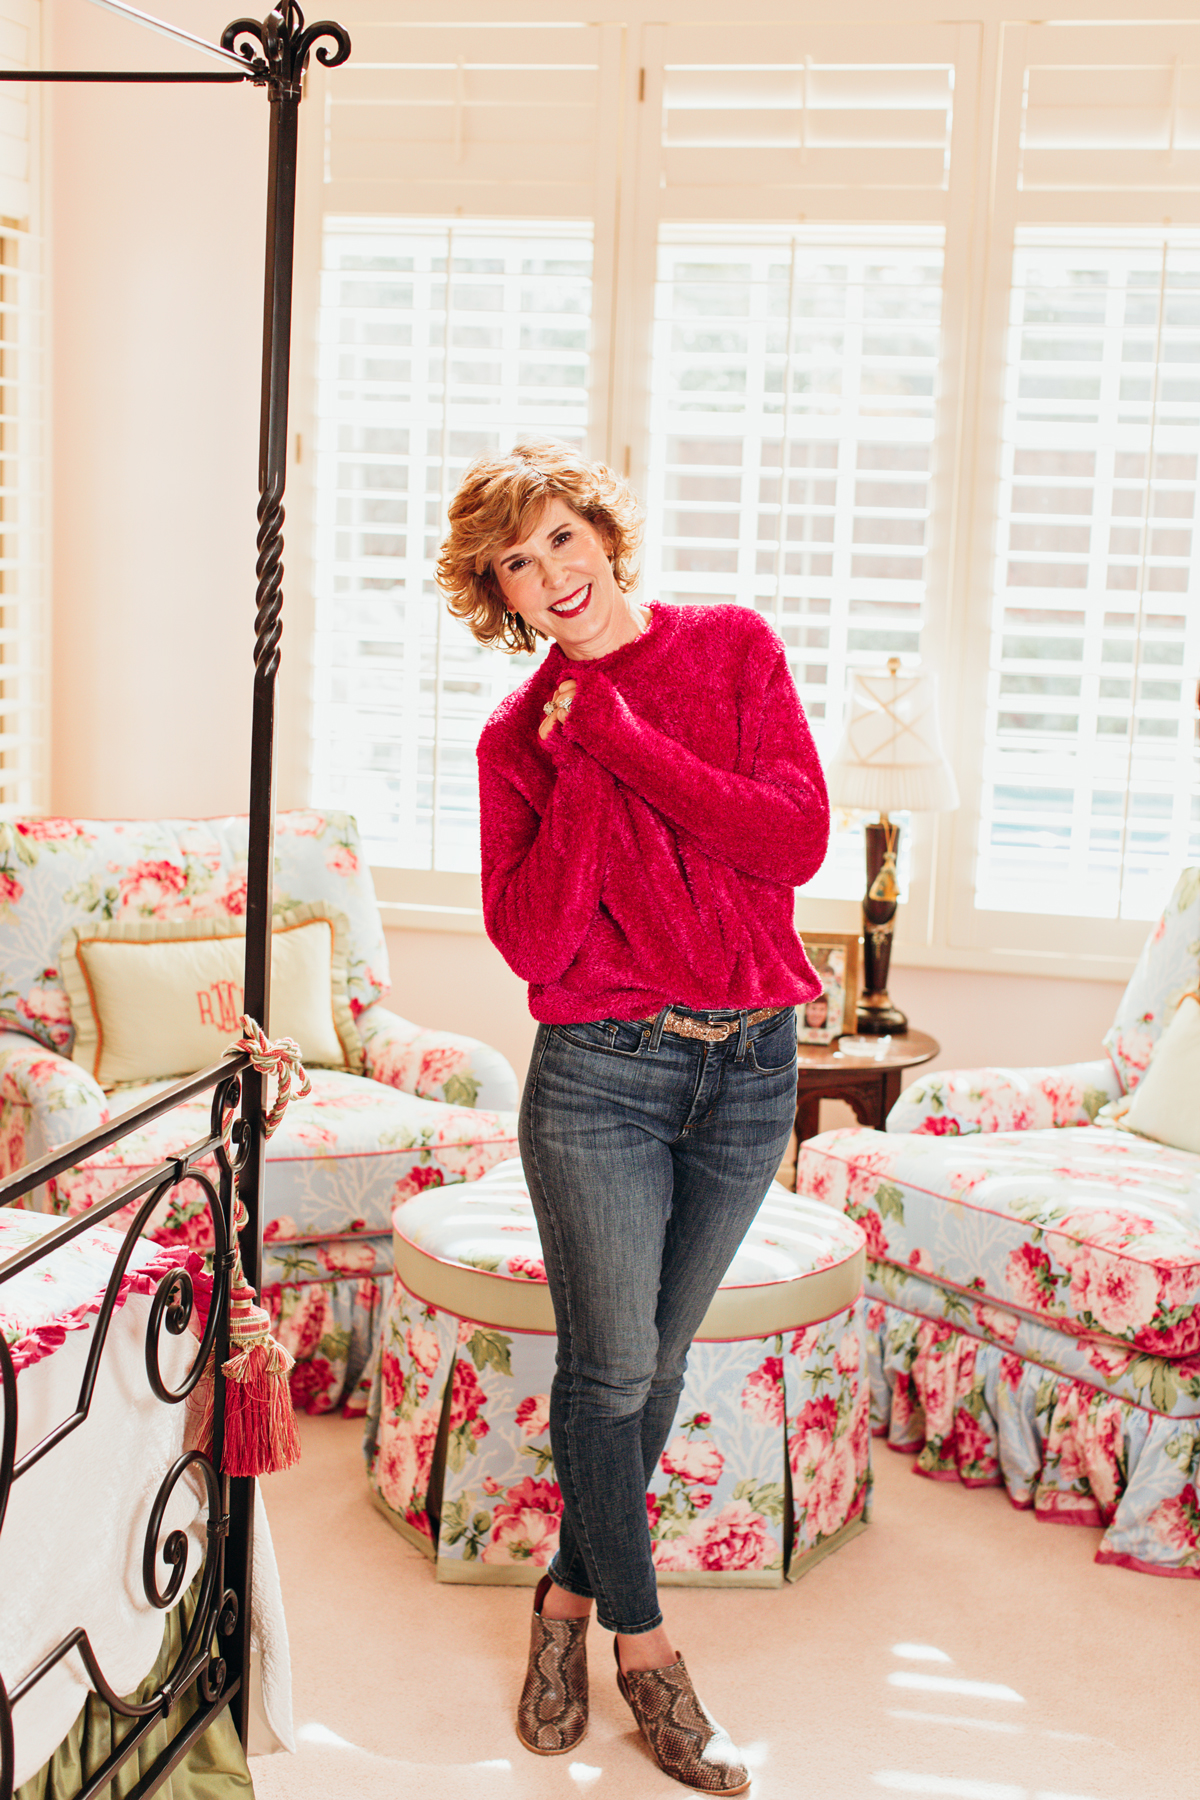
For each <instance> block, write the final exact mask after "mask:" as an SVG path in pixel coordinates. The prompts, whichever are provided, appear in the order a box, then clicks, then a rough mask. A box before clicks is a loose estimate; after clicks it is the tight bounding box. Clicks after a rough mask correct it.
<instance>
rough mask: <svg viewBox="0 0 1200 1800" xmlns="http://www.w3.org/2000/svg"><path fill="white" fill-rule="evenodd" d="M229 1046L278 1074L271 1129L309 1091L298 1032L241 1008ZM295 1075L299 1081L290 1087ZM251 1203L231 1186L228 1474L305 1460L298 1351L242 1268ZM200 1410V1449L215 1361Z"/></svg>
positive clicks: (202, 1387)
mask: <svg viewBox="0 0 1200 1800" xmlns="http://www.w3.org/2000/svg"><path fill="white" fill-rule="evenodd" d="M229 1049H230V1052H231V1053H233V1052H237V1051H245V1053H246V1055H247V1056H249V1058H250V1066H251V1068H252V1069H256V1070H257V1071H258V1073H259V1074H260V1075H272V1076H274V1078H275V1099H274V1103H273V1104H272V1106H271V1109H270V1111H269V1112H267V1113H266V1114H265V1116H264V1118H263V1135H264V1136H265V1137H268V1138H269V1137H271V1136H273V1135H274V1133H275V1131H276V1129H277V1128H278V1126H279V1124H280V1123H281V1121H282V1119H283V1115H284V1113H285V1112H286V1111H287V1109H288V1104H289V1102H290V1101H291V1100H292V1099H293V1098H294V1099H300V1100H302V1099H303V1098H304V1097H305V1095H306V1094H311V1092H312V1083H311V1082H310V1081H309V1079H308V1076H307V1074H306V1073H305V1070H304V1065H303V1063H302V1062H301V1061H300V1046H299V1044H298V1043H296V1041H295V1039H294V1038H288V1037H281V1038H274V1039H272V1038H269V1037H268V1036H267V1035H266V1033H265V1032H264V1031H263V1029H262V1027H261V1025H258V1024H256V1022H255V1021H254V1020H253V1019H252V1018H251V1017H250V1016H249V1014H248V1013H245V1014H243V1015H242V1036H241V1038H240V1039H239V1040H238V1042H237V1043H236V1044H231V1045H230V1047H229ZM293 1081H294V1082H295V1087H294V1088H293V1085H292V1084H293ZM232 1133H233V1114H232V1112H231V1113H230V1114H229V1115H228V1117H227V1118H226V1119H225V1120H224V1122H223V1124H222V1127H221V1138H222V1142H223V1143H224V1145H225V1153H226V1155H227V1156H228V1155H230V1153H231V1142H232ZM246 1222H247V1213H246V1208H245V1206H244V1205H243V1204H242V1201H241V1198H240V1196H239V1195H238V1194H237V1191H236V1189H235V1191H234V1200H233V1243H232V1251H233V1264H232V1268H231V1271H230V1293H229V1348H230V1352H231V1354H230V1357H229V1360H228V1362H226V1363H223V1364H222V1365H221V1372H222V1374H223V1375H224V1377H225V1384H226V1385H225V1445H224V1451H223V1454H222V1457H221V1467H222V1469H223V1471H224V1473H225V1474H226V1475H270V1474H273V1473H274V1472H275V1471H276V1470H279V1469H290V1468H292V1467H293V1466H294V1464H296V1463H297V1462H299V1460H300V1438H299V1435H298V1434H297V1431H296V1413H295V1409H294V1407H293V1405H292V1396H291V1390H290V1388H289V1386H288V1376H289V1375H290V1373H291V1371H292V1369H293V1368H294V1367H295V1361H296V1359H295V1357H294V1356H292V1354H291V1353H290V1351H288V1350H285V1349H284V1347H283V1345H282V1344H281V1343H279V1342H278V1340H277V1339H276V1338H275V1337H274V1336H273V1335H272V1332H271V1319H270V1315H269V1313H268V1312H267V1311H266V1308H265V1307H262V1306H260V1305H259V1304H258V1300H257V1296H256V1295H255V1292H254V1289H253V1288H252V1287H251V1286H250V1285H249V1283H248V1282H247V1280H246V1275H245V1271H244V1269H243V1268H242V1249H241V1232H242V1228H243V1226H244V1225H245V1224H246ZM196 1405H197V1411H198V1414H199V1417H198V1420H197V1425H196V1432H195V1437H196V1445H197V1448H198V1449H203V1450H209V1449H211V1446H212V1431H213V1376H212V1367H211V1364H210V1366H209V1368H208V1369H207V1370H206V1371H205V1373H204V1375H203V1376H202V1377H201V1379H200V1382H199V1384H198V1385H197V1388H196Z"/></svg>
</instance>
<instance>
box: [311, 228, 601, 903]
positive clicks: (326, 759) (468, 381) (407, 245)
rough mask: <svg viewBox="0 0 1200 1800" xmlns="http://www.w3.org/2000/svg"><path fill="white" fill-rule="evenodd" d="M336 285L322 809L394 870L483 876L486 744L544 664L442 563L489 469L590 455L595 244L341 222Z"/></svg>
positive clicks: (327, 416)
mask: <svg viewBox="0 0 1200 1800" xmlns="http://www.w3.org/2000/svg"><path fill="white" fill-rule="evenodd" d="M448 271H449V274H448ZM322 283H323V305H322V309H321V353H320V355H321V362H320V376H319V383H318V415H319V422H318V440H319V448H318V473H317V489H318V540H317V631H316V658H315V664H316V706H315V714H314V731H313V743H314V752H315V758H316V763H315V769H314V799H315V801H316V803H317V804H318V805H328V806H347V807H349V808H350V809H351V810H353V811H354V812H355V813H356V815H357V817H358V821H359V825H360V827H361V829H362V833H363V838H364V841H365V843H366V844H367V847H368V851H369V853H370V855H371V857H372V859H373V860H374V861H376V862H379V863H387V864H392V865H396V866H401V867H407V868H419V869H422V868H423V869H430V870H435V871H436V870H463V871H469V870H476V869H478V867H479V820H478V800H477V781H476V769H475V745H476V742H477V740H478V737H479V732H480V729H481V728H482V726H483V724H484V721H485V720H486V719H487V717H488V714H489V713H490V712H491V711H492V710H493V709H494V708H495V707H496V706H497V705H498V704H499V702H500V700H501V699H502V698H503V697H504V695H505V694H506V693H508V692H509V691H510V690H511V689H512V688H513V687H514V686H516V684H517V683H518V682H520V681H523V680H524V679H525V678H526V676H527V675H528V674H529V673H530V671H531V669H532V668H533V667H534V664H535V659H534V658H531V657H528V656H514V657H510V656H507V655H504V654H502V653H501V652H499V651H495V650H484V649H481V648H480V646H479V645H478V644H477V643H476V642H475V640H474V638H472V637H471V635H470V633H469V632H468V631H467V629H466V627H465V626H464V625H462V624H460V623H458V622H457V621H456V620H453V619H451V618H449V617H448V616H447V612H446V607H445V603H444V601H443V599H442V597H441V595H440V593H439V592H438V590H437V588H436V586H435V581H434V563H435V559H436V556H437V551H438V546H439V544H440V542H441V539H442V536H443V533H444V531H445V512H446V506H447V503H448V501H449V500H450V498H451V496H452V495H453V493H454V491H455V489H456V488H457V486H458V483H459V481H460V480H461V477H462V475H463V472H464V470H465V469H466V467H467V465H468V463H469V462H470V461H471V460H472V459H473V458H474V457H476V456H479V455H481V454H484V453H496V452H498V451H507V450H508V449H509V448H510V447H511V445H512V443H513V442H514V440H515V439H516V438H517V437H518V436H519V435H521V434H523V433H530V432H534V433H541V434H543V435H546V436H549V437H553V438H555V439H557V440H559V441H566V442H573V443H576V444H579V443H582V440H583V437H584V433H585V431H586V429H587V422H588V391H589V382H590V347H589V339H590V328H591V301H592V243H591V233H590V230H589V229H588V228H587V227H586V226H580V225H578V224H577V225H575V226H574V227H573V228H568V227H566V226H564V225H562V224H561V223H557V222H556V223H554V224H553V225H551V226H546V225H544V224H542V225H539V223H538V222H537V221H536V220H525V221H514V222H509V223H506V222H503V221H492V222H490V223H487V222H485V223H479V222H472V223H465V224H464V223H463V222H462V221H457V220H449V221H438V220H422V219H410V220H370V219H362V220H360V219H337V218H332V219H329V220H328V221H327V223H326V230H325V269H324V271H323V275H322ZM447 341H448V342H449V356H448V361H449V369H448V378H447V352H446V345H447Z"/></svg>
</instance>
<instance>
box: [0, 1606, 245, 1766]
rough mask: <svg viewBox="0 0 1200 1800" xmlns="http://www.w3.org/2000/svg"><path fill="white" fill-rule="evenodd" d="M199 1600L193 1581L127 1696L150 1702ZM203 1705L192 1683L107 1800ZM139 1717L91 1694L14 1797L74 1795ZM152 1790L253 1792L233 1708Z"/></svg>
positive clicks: (157, 1754)
mask: <svg viewBox="0 0 1200 1800" xmlns="http://www.w3.org/2000/svg"><path fill="white" fill-rule="evenodd" d="M198 1580H199V1577H197V1581H198ZM195 1606H196V1586H195V1584H193V1586H192V1587H191V1588H190V1589H189V1590H188V1592H187V1594H186V1595H185V1596H184V1598H183V1600H182V1602H181V1603H180V1605H179V1606H177V1607H176V1608H175V1610H174V1612H172V1613H170V1614H169V1615H168V1617H167V1621H166V1626H165V1629H164V1631H163V1641H162V1648H161V1650H160V1651H159V1653H158V1660H157V1662H156V1663H155V1665H154V1667H153V1668H152V1669H151V1671H150V1673H149V1674H148V1675H147V1676H146V1679H145V1680H144V1681H143V1682H142V1683H141V1685H140V1686H139V1687H138V1688H137V1689H136V1690H135V1692H134V1693H132V1694H127V1695H124V1696H122V1697H123V1698H124V1699H128V1700H133V1701H143V1700H148V1699H149V1697H150V1695H151V1694H153V1693H154V1691H155V1689H156V1688H157V1687H159V1686H160V1685H161V1683H162V1681H163V1679H164V1677H165V1676H166V1675H167V1674H168V1673H169V1672H170V1670H171V1667H172V1664H173V1663H174V1661H175V1659H176V1657H177V1656H178V1655H179V1652H180V1651H181V1650H182V1648H183V1640H184V1634H185V1632H186V1631H187V1628H188V1626H189V1624H190V1623H191V1619H192V1615H193V1613H194V1611H195ZM199 1704H200V1701H199V1689H198V1684H197V1683H196V1682H193V1684H192V1686H191V1687H190V1688H189V1689H188V1691H187V1693H186V1694H184V1695H183V1696H182V1697H181V1698H180V1700H179V1701H178V1702H177V1704H176V1705H175V1707H174V1708H173V1710H172V1711H171V1713H170V1714H169V1715H168V1717H167V1718H166V1719H160V1720H159V1721H158V1723H157V1724H156V1725H155V1726H154V1728H153V1730H152V1731H149V1732H148V1733H147V1734H146V1736H145V1738H144V1739H143V1740H142V1742H141V1744H140V1745H139V1747H138V1749H137V1750H136V1751H135V1753H134V1754H133V1755H132V1756H131V1757H130V1758H129V1760H128V1762H126V1763H123V1764H122V1766H121V1768H120V1769H118V1771H117V1773H116V1775H114V1777H113V1779H112V1780H111V1781H110V1782H109V1783H108V1785H107V1787H105V1788H104V1789H102V1791H101V1792H102V1800H109V1796H112V1800H121V1797H122V1796H124V1795H128V1794H130V1793H132V1792H133V1790H134V1788H135V1787H136V1786H137V1784H138V1782H139V1781H141V1780H142V1778H143V1777H144V1776H145V1775H146V1774H147V1773H148V1772H149V1770H150V1769H151V1768H153V1766H154V1763H155V1762H156V1761H157V1759H158V1758H159V1757H160V1756H161V1755H162V1753H163V1751H164V1750H165V1749H166V1747H167V1744H168V1743H169V1742H170V1741H171V1739H172V1738H173V1737H175V1736H176V1734H177V1733H178V1732H179V1731H180V1730H181V1729H182V1728H183V1727H184V1726H185V1725H186V1724H187V1721H188V1720H189V1719H190V1718H192V1717H193V1716H194V1715H195V1714H196V1712H198V1711H199ZM137 1723H138V1721H137V1720H136V1719H127V1718H125V1717H123V1715H122V1714H120V1713H113V1712H111V1711H110V1709H109V1708H108V1706H107V1705H106V1704H105V1702H104V1701H103V1700H101V1698H100V1696H99V1695H98V1694H89V1695H88V1698H87V1701H86V1703H85V1705H84V1707H83V1710H82V1712H81V1713H80V1715H79V1717H78V1718H77V1719H76V1721H75V1723H74V1725H72V1727H71V1729H70V1731H69V1732H68V1733H67V1735H66V1737H65V1738H64V1739H63V1741H62V1743H61V1744H60V1745H59V1746H58V1749H57V1750H56V1751H55V1752H54V1755H53V1756H52V1757H51V1758H50V1760H49V1762H47V1763H43V1765H42V1767H41V1768H40V1769H39V1770H38V1772H37V1774H36V1775H31V1776H30V1777H29V1780H28V1781H26V1782H23V1783H22V1785H21V1786H20V1787H19V1788H17V1789H16V1790H15V1792H14V1794H13V1800H74V1796H75V1795H77V1794H78V1793H79V1790H80V1788H81V1787H82V1786H83V1784H84V1782H85V1781H87V1780H89V1779H90V1778H91V1776H92V1775H93V1774H94V1773H95V1771H96V1770H97V1769H98V1768H99V1767H100V1766H101V1764H102V1763H103V1762H104V1760H105V1758H106V1757H108V1756H110V1755H111V1753H112V1751H113V1749H114V1748H115V1747H116V1746H117V1745H119V1744H120V1743H122V1741H123V1740H124V1739H125V1737H126V1736H127V1735H128V1734H129V1732H130V1731H131V1730H132V1729H133V1727H134V1726H135V1725H136V1724H137ZM155 1792H156V1795H157V1796H159V1800H244V1796H246V1795H251V1796H252V1795H253V1793H254V1784H253V1782H252V1781H251V1779H250V1771H249V1769H248V1768H247V1767H246V1758H245V1755H244V1753H243V1750H242V1745H241V1740H240V1739H239V1737H238V1734H237V1730H236V1728H235V1726H234V1723H233V1720H232V1718H231V1717H230V1715H229V1710H228V1708H226V1710H225V1711H224V1712H222V1713H220V1714H219V1715H218V1716H217V1718H216V1719H214V1721H213V1723H212V1724H211V1725H210V1726H209V1728H208V1730H207V1731H206V1732H205V1733H204V1735H203V1737H199V1738H197V1739H196V1742H195V1743H194V1744H193V1745H192V1746H191V1748H190V1750H189V1751H188V1753H187V1755H186V1756H185V1757H184V1758H183V1760H182V1761H181V1762H179V1763H178V1764H177V1765H176V1766H175V1768H174V1769H172V1771H171V1773H170V1774H169V1775H168V1776H167V1778H166V1780H165V1781H164V1782H163V1783H162V1785H161V1786H160V1787H159V1788H157V1789H156V1790H155Z"/></svg>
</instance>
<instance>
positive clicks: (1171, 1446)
mask: <svg viewBox="0 0 1200 1800" xmlns="http://www.w3.org/2000/svg"><path fill="white" fill-rule="evenodd" d="M863 1308H864V1313H863V1316H864V1325H865V1329H866V1335H867V1342H868V1348H869V1356H870V1367H871V1387H872V1426H873V1429H874V1431H875V1432H876V1433H877V1434H880V1435H883V1434H886V1436H887V1440H888V1443H889V1445H890V1447H891V1448H892V1449H896V1450H905V1451H916V1452H917V1457H916V1464H915V1467H916V1471H917V1472H918V1473H919V1474H922V1475H927V1476H930V1477H932V1478H933V1479H934V1480H941V1481H952V1480H956V1479H957V1480H960V1481H963V1482H964V1483H966V1484H967V1485H968V1486H973V1487H981V1486H996V1485H999V1484H1001V1483H1003V1485H1004V1487H1005V1488H1006V1490H1007V1492H1008V1496H1009V1499H1010V1500H1011V1501H1012V1503H1013V1504H1014V1506H1017V1507H1020V1508H1022V1509H1028V1510H1031V1511H1033V1512H1035V1513H1036V1514H1037V1516H1038V1517H1039V1518H1042V1519H1049V1520H1052V1521H1054V1522H1055V1523H1059V1524H1077V1525H1090V1526H1098V1527H1100V1528H1102V1530H1103V1536H1102V1538H1101V1540H1100V1544H1099V1548H1098V1550H1097V1553H1096V1561H1097V1562H1102V1563H1119V1564H1121V1565H1123V1566H1124V1567H1126V1568H1132V1569H1137V1570H1140V1571H1142V1572H1144V1573H1147V1574H1153V1575H1176V1576H1191V1577H1195V1576H1197V1575H1200V1504H1198V1502H1197V1484H1198V1480H1200V1417H1198V1416H1196V1415H1197V1414H1200V1404H1198V1402H1200V1364H1196V1365H1194V1366H1193V1369H1192V1372H1191V1374H1190V1375H1189V1377H1188V1381H1189V1383H1190V1384H1191V1388H1192V1399H1191V1407H1192V1414H1193V1416H1191V1417H1189V1418H1167V1417H1163V1416H1162V1414H1160V1413H1158V1412H1157V1411H1155V1410H1154V1409H1153V1408H1151V1407H1148V1406H1145V1405H1137V1404H1134V1403H1133V1402H1131V1401H1129V1400H1123V1399H1118V1398H1116V1397H1115V1396H1114V1395H1112V1394H1111V1393H1109V1392H1107V1391H1105V1389H1104V1388H1103V1387H1097V1386H1095V1385H1093V1384H1091V1383H1089V1382H1086V1381H1081V1380H1076V1379H1072V1378H1071V1377H1070V1376H1068V1375H1064V1374H1060V1373H1058V1372H1056V1371H1055V1370H1053V1369H1047V1368H1045V1367H1043V1366H1041V1365H1040V1364H1039V1363H1037V1362H1036V1361H1033V1360H1028V1359H1026V1358H1025V1357H1023V1356H1021V1355H1018V1354H1017V1353H1016V1352H1015V1351H1013V1350H1011V1349H1006V1348H1005V1347H1004V1346H1003V1345H1002V1344H999V1343H996V1342H983V1341H981V1340H980V1339H978V1338H976V1337H975V1336H974V1335H973V1334H970V1333H967V1332H965V1331H962V1330H960V1329H958V1328H957V1327H955V1326H953V1325H951V1324H949V1323H947V1322H946V1321H945V1320H944V1319H930V1318H922V1317H920V1316H915V1315H914V1314H912V1313H911V1312H908V1311H906V1310H903V1309H901V1308H900V1307H896V1306H892V1305H888V1304H885V1303H883V1302H880V1301H877V1300H876V1301H872V1300H867V1301H865V1302H864V1303H863Z"/></svg>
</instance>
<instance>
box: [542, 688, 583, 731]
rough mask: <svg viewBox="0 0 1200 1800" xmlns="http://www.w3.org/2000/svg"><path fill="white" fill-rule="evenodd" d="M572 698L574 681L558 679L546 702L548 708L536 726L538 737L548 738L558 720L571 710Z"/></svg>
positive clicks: (573, 696) (573, 695)
mask: <svg viewBox="0 0 1200 1800" xmlns="http://www.w3.org/2000/svg"><path fill="white" fill-rule="evenodd" d="M574 698H575V683H574V682H573V681H570V680H568V681H560V682H559V684H558V686H557V687H556V688H555V690H554V692H553V694H552V695H551V696H550V700H549V702H548V706H549V710H548V711H546V716H545V718H544V719H543V720H542V722H541V724H540V725H539V726H538V736H539V737H540V738H548V737H549V736H550V733H551V732H552V731H553V730H554V727H555V726H556V725H557V724H558V722H559V720H560V719H565V718H566V716H567V714H568V713H569V712H570V710H571V702H572V700H574ZM543 710H545V709H543Z"/></svg>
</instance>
